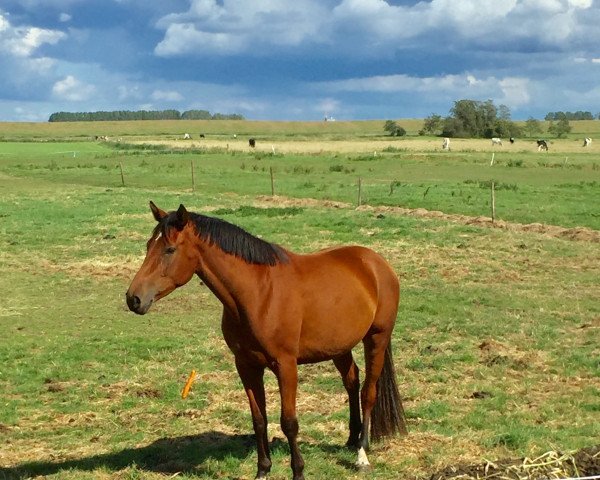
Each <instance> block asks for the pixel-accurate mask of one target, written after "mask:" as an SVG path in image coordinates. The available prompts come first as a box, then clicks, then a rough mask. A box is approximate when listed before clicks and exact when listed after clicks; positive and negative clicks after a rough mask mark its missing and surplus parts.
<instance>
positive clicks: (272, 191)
mask: <svg viewBox="0 0 600 480" xmlns="http://www.w3.org/2000/svg"><path fill="white" fill-rule="evenodd" d="M269 172H270V173H271V196H272V197H274V196H275V178H274V177H273V167H269Z"/></svg>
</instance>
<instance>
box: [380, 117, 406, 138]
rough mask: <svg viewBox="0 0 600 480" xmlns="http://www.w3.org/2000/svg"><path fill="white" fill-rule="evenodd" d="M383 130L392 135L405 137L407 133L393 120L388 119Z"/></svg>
mask: <svg viewBox="0 0 600 480" xmlns="http://www.w3.org/2000/svg"><path fill="white" fill-rule="evenodd" d="M383 130H384V131H386V132H388V133H389V134H390V135H391V136H392V137H403V136H404V135H406V130H405V129H404V128H402V127H401V126H400V125H398V124H397V123H396V122H394V121H393V120H387V121H386V122H385V124H384V126H383Z"/></svg>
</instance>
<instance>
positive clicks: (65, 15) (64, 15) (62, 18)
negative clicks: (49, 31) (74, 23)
mask: <svg viewBox="0 0 600 480" xmlns="http://www.w3.org/2000/svg"><path fill="white" fill-rule="evenodd" d="M72 18H73V17H72V16H71V15H69V14H68V13H64V12H63V13H61V14H60V15H59V16H58V20H59V21H61V22H63V23H65V22H69V21H71V19H72Z"/></svg>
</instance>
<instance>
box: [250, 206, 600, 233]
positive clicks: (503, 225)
mask: <svg viewBox="0 0 600 480" xmlns="http://www.w3.org/2000/svg"><path fill="white" fill-rule="evenodd" d="M256 202H257V203H258V204H259V205H260V204H262V205H265V204H267V205H271V204H273V203H276V204H277V205H279V206H282V205H285V206H298V207H321V208H352V207H353V206H352V205H351V204H349V203H344V202H333V201H330V200H317V199H314V198H298V199H296V198H288V197H281V196H274V197H270V196H268V195H261V196H258V197H256ZM357 210H359V211H369V212H374V213H378V214H384V213H389V214H394V215H407V216H411V217H423V218H438V219H442V220H447V221H450V222H453V223H460V224H463V225H473V226H477V227H485V228H499V229H502V230H509V231H516V232H531V233H538V234H542V235H546V236H549V237H555V238H562V239H565V240H574V241H581V242H594V243H600V231H598V230H593V229H591V228H586V227H574V228H565V227H561V226H558V225H545V224H541V223H529V224H523V223H515V222H507V221H504V220H495V221H492V219H491V218H490V217H471V216H468V215H458V214H450V213H444V212H440V211H437V210H426V209H424V208H403V207H389V206H379V207H373V206H370V205H362V206H360V207H357Z"/></svg>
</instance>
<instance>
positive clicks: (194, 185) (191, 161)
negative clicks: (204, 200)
mask: <svg viewBox="0 0 600 480" xmlns="http://www.w3.org/2000/svg"><path fill="white" fill-rule="evenodd" d="M190 164H191V166H192V192H195V191H196V179H195V178H194V160H190Z"/></svg>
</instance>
